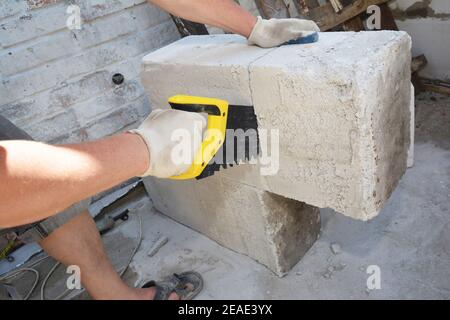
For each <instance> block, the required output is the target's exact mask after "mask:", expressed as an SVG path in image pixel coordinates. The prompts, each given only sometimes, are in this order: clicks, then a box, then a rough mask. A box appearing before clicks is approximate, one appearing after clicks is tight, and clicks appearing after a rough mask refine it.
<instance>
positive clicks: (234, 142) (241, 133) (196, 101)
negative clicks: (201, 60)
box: [169, 95, 259, 180]
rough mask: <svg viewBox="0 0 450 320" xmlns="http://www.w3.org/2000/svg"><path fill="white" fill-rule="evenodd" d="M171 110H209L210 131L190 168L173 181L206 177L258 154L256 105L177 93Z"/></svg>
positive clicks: (170, 100) (172, 98) (171, 103)
mask: <svg viewBox="0 0 450 320" xmlns="http://www.w3.org/2000/svg"><path fill="white" fill-rule="evenodd" d="M169 104H170V106H171V107H172V109H176V110H182V111H188V112H198V113H206V114H207V115H208V125H207V131H206V134H205V136H204V138H203V141H202V144H201V146H200V147H199V150H197V151H196V153H195V156H194V162H193V163H192V165H191V167H190V168H189V169H188V170H187V171H186V172H185V173H183V174H181V175H179V176H174V177H171V179H174V180H187V179H193V178H196V179H203V178H206V177H209V176H212V175H213V174H214V173H215V172H216V171H219V170H220V168H225V169H226V168H227V167H228V166H233V165H235V164H240V163H243V162H245V161H248V160H250V159H253V158H256V157H257V156H258V155H259V136H258V131H257V129H258V123H257V118H256V114H255V110H254V108H253V106H242V105H230V104H229V103H228V101H225V100H221V99H215V98H206V97H197V96H188V95H176V96H173V97H171V98H170V99H169Z"/></svg>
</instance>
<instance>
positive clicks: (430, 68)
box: [390, 0, 450, 80]
mask: <svg viewBox="0 0 450 320" xmlns="http://www.w3.org/2000/svg"><path fill="white" fill-rule="evenodd" d="M390 6H391V8H392V9H393V11H394V15H395V18H396V20H397V24H398V26H399V28H400V29H401V30H404V31H407V32H408V33H409V34H410V35H411V37H412V39H413V48H412V52H413V55H418V54H422V53H424V54H425V55H426V57H427V59H428V65H427V67H426V68H425V69H424V70H423V71H422V72H421V75H422V76H424V77H428V78H433V79H442V80H450V1H449V0H396V1H393V2H392V3H391V4H390Z"/></svg>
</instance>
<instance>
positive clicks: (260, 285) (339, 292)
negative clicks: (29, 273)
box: [110, 94, 450, 299]
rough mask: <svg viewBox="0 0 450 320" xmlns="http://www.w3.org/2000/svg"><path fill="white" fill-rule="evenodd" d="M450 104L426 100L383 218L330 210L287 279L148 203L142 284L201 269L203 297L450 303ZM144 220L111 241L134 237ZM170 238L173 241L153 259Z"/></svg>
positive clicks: (135, 268) (139, 269)
mask: <svg viewBox="0 0 450 320" xmlns="http://www.w3.org/2000/svg"><path fill="white" fill-rule="evenodd" d="M449 102H450V98H449V97H443V96H438V95H430V94H422V95H420V96H419V98H418V99H417V106H416V113H417V124H416V126H417V127H418V130H417V143H416V159H415V166H414V167H413V168H410V169H408V171H407V173H406V174H405V176H404V177H403V179H402V180H401V182H400V184H399V186H398V187H397V189H396V190H395V192H394V193H393V195H392V197H391V199H390V200H389V202H388V203H387V205H386V206H385V207H384V208H383V210H382V212H381V213H380V215H379V216H378V217H376V218H375V219H373V220H372V221H369V222H361V221H356V220H352V219H350V218H347V217H344V216H343V215H341V214H336V213H335V212H333V211H332V210H329V209H324V210H322V212H321V214H322V219H323V225H322V231H321V237H320V239H319V240H318V241H317V242H316V243H315V244H314V246H313V247H312V249H310V251H309V252H308V253H307V254H306V256H305V257H304V258H303V259H302V261H300V262H299V263H298V264H297V265H296V266H295V267H294V268H293V269H292V270H291V272H290V273H289V274H288V275H287V276H286V277H284V278H279V277H277V276H275V275H274V274H273V273H272V272H271V271H269V270H268V269H266V268H265V267H263V266H262V265H260V264H258V263H257V262H256V261H254V260H252V259H250V258H248V257H246V256H243V255H240V254H237V253H235V252H232V251H231V250H228V249H226V248H223V247H221V246H219V245H217V244H216V243H215V242H213V241H211V240H209V239H208V238H206V237H204V236H203V235H201V234H199V233H197V232H195V231H193V230H191V229H189V228H187V227H185V226H183V225H181V224H178V223H177V222H175V221H173V220H171V219H169V218H167V217H165V216H163V215H162V214H160V213H158V212H155V211H154V209H153V208H152V206H151V203H150V202H149V203H147V204H145V205H143V206H142V207H141V208H140V209H138V210H137V213H138V214H140V215H141V217H142V221H143V230H144V239H143V242H142V246H141V248H140V250H139V251H138V253H137V254H136V256H135V258H134V259H133V262H132V264H131V269H132V272H133V273H135V274H136V275H137V277H138V278H137V279H136V280H135V281H134V283H133V284H135V285H137V284H139V283H141V282H143V281H147V280H150V279H156V280H158V279H161V278H163V277H165V276H167V275H169V274H170V273H173V272H183V271H188V270H195V271H198V272H200V273H201V274H202V275H203V277H204V279H205V288H204V290H203V292H202V293H201V294H200V296H199V299H419V298H423V299H449V298H450V267H449V265H450V148H449V145H448V143H446V141H447V142H448V141H450V134H449V130H448V124H449V123H450V121H449V114H450V113H449V106H450V104H449ZM436 112H438V113H439V114H434V113H436ZM444 113H445V114H444ZM437 119H439V120H437ZM436 124H440V125H441V128H440V129H441V130H440V131H439V128H436V127H433V126H435V125H436ZM446 125H447V127H445V126H446ZM428 128H429V129H428ZM135 218H136V217H134V218H133V219H131V221H130V222H128V223H126V224H124V225H122V226H121V227H120V228H118V229H117V230H115V231H114V232H113V234H112V235H110V236H113V235H114V234H122V236H123V237H125V238H129V239H132V238H135V237H136V236H137V228H136V224H133V220H134V219H135ZM161 236H167V237H168V238H169V242H168V243H167V244H165V245H164V246H163V247H161V248H160V250H159V251H158V252H157V253H156V254H155V255H154V256H153V257H148V256H147V253H148V251H149V250H150V248H151V247H152V245H153V243H154V241H155V240H156V239H157V238H159V237H161ZM369 266H376V267H379V270H380V276H381V282H380V284H381V289H379V290H368V288H367V279H368V278H369V276H370V274H368V273H367V268H368V267H369Z"/></svg>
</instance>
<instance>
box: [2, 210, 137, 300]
mask: <svg viewBox="0 0 450 320" xmlns="http://www.w3.org/2000/svg"><path fill="white" fill-rule="evenodd" d="M137 216H138V221H139V237H138V241H137V244H136V247H135V248H134V249H133V251H132V253H131V255H130V258H129V259H128V261H127V264H126V265H125V267H124V268H123V270H122V271H118V272H119V276H120V277H122V276H123V275H124V274H125V272H126V271H127V270H128V267H129V266H130V264H131V262H132V261H133V258H134V256H135V255H136V253H137V251H138V250H139V248H140V247H141V244H142V238H143V237H142V218H141V216H140V215H139V214H137ZM47 258H49V256H45V257H42V258H40V259H38V260H36V261H34V262H33V263H32V264H30V265H29V266H28V267H26V268H21V269H18V270H14V271H12V272H11V273H10V274H7V275H5V276H3V277H0V282H2V281H7V280H9V279H11V278H14V277H16V276H17V275H19V274H21V273H23V272H32V273H34V274H35V275H36V278H35V280H34V283H33V285H32V286H31V289H30V290H29V291H28V293H27V294H26V295H25V296H24V298H23V300H28V299H29V298H30V296H31V295H32V294H33V292H34V290H35V289H36V287H37V284H38V283H39V279H40V274H39V271H38V270H36V269H34V268H32V267H33V266H35V265H36V264H38V263H39V262H41V261H43V260H45V259H47ZM60 264H61V263H60V262H56V263H55V264H54V265H53V267H52V268H51V269H50V271H49V272H48V273H47V275H46V276H45V278H44V280H43V281H42V284H41V288H40V296H41V300H46V299H45V287H46V285H47V282H48V280H49V279H50V277H51V276H52V274H53V273H54V272H55V270H56V269H57V268H58V267H59V265H60ZM69 291H71V289H66V290H64V292H63V293H61V294H60V295H58V296H57V297H56V298H54V299H53V300H60V299H62V298H63V297H64V296H65V295H66V294H67V293H68V292H69ZM82 291H84V288H83V289H82Z"/></svg>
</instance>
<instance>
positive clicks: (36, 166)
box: [0, 133, 149, 228]
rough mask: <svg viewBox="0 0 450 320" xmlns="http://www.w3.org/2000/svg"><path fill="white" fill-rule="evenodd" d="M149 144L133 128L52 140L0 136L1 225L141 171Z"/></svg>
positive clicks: (34, 217) (44, 213) (47, 211)
mask: <svg viewBox="0 0 450 320" xmlns="http://www.w3.org/2000/svg"><path fill="white" fill-rule="evenodd" d="M148 163H149V157H148V149H147V147H146V145H145V143H144V142H143V140H142V139H141V138H140V137H139V136H137V135H135V134H129V133H124V134H119V135H116V136H113V137H109V138H105V139H102V140H98V141H94V142H89V143H81V144H74V145H61V146H52V145H47V144H44V143H39V142H32V141H0V227H2V228H5V227H12V226H17V225H23V224H27V223H31V222H35V221H39V220H41V219H44V218H47V217H49V216H51V215H53V214H55V213H57V212H59V211H62V210H64V209H66V208H67V207H69V206H70V205H72V204H73V203H75V202H78V201H80V200H83V199H85V198H87V197H89V196H92V195H94V194H96V193H98V192H101V191H104V190H106V189H108V188H111V187H113V186H114V185H117V184H118V183H120V182H122V181H124V180H127V179H129V178H131V177H134V176H137V175H140V174H142V173H143V172H145V171H146V170H147V168H148Z"/></svg>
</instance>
